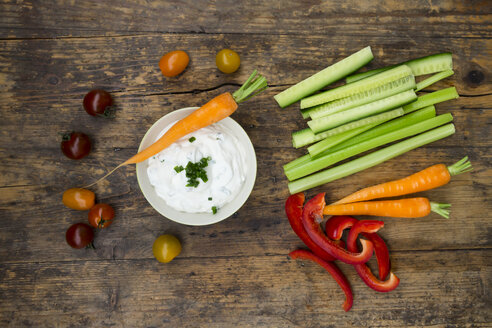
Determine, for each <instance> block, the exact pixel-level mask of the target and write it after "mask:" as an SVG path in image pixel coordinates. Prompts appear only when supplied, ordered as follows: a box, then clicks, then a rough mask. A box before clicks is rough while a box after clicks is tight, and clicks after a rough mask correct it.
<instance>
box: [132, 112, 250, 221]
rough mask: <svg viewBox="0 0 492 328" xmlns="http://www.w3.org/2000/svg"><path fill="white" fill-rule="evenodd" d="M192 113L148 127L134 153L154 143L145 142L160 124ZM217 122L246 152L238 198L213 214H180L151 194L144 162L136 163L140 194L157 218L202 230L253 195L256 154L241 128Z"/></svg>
mask: <svg viewBox="0 0 492 328" xmlns="http://www.w3.org/2000/svg"><path fill="white" fill-rule="evenodd" d="M196 109H198V107H185V108H180V109H177V110H174V111H171V112H169V113H167V114H166V115H164V116H162V117H161V118H160V119H158V120H157V121H156V122H155V123H154V124H152V126H151V127H150V128H149V129H148V130H147V132H146V133H145V135H144V136H143V138H142V140H141V141H140V145H139V147H138V151H139V152H140V151H141V150H142V149H144V148H145V147H148V146H144V145H146V144H147V143H151V142H153V141H154V140H149V139H150V135H151V133H153V132H154V131H155V129H157V128H158V127H159V126H160V125H161V124H163V123H162V122H165V121H168V120H169V121H170V122H173V121H176V120H178V119H180V118H182V117H184V116H186V114H188V113H191V112H192V111H194V110H196ZM220 122H221V123H223V124H225V125H226V126H227V127H228V128H230V129H231V130H232V132H233V133H234V135H235V136H236V137H237V138H238V140H239V142H240V143H242V144H243V146H244V147H245V152H246V159H245V160H247V161H248V164H249V165H248V168H247V173H246V179H245V181H244V184H243V186H242V187H241V190H240V191H239V194H238V195H237V196H236V198H234V199H233V200H232V201H231V202H230V203H227V204H225V205H224V206H223V207H222V208H220V209H219V211H218V212H217V213H216V214H212V213H186V212H180V211H177V210H175V209H173V208H172V207H170V206H169V205H167V204H166V202H165V200H163V199H162V198H160V197H159V196H158V195H157V194H156V193H155V192H153V193H152V191H153V190H154V187H153V186H152V185H151V184H150V182H149V181H148V175H147V163H148V161H147V160H145V161H143V162H140V163H137V165H136V175H137V182H138V186H139V188H140V190H141V192H142V194H143V195H144V197H145V199H146V200H147V202H148V203H149V204H150V205H151V206H152V208H154V209H155V210H156V211H157V212H158V213H159V214H161V215H162V216H164V217H165V218H167V219H169V220H171V221H174V222H177V223H181V224H185V225H190V226H204V225H210V224H214V223H218V222H220V221H223V220H225V219H227V218H229V217H230V216H232V215H233V214H234V213H236V212H237V211H238V210H239V209H240V208H241V207H242V206H243V205H244V204H245V203H246V201H247V200H248V198H249V196H250V195H251V192H252V191H253V188H254V185H255V182H256V175H257V160H256V153H255V149H254V146H253V143H252V142H251V139H250V138H249V136H248V134H247V133H246V131H244V129H243V128H242V126H241V125H240V124H239V123H237V122H236V121H235V120H234V119H232V118H231V117H226V118H224V119H223V120H221V121H220ZM167 125H168V124H166V126H167ZM163 128H165V126H163V127H160V128H159V131H158V133H160V131H162V129H163ZM154 138H155V136H154Z"/></svg>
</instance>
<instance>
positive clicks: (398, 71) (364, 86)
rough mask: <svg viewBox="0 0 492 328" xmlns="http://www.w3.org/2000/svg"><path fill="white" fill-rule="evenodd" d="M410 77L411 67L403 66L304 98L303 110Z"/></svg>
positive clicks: (302, 102)
mask: <svg viewBox="0 0 492 328" xmlns="http://www.w3.org/2000/svg"><path fill="white" fill-rule="evenodd" d="M408 75H413V74H412V70H411V69H410V67H408V66H405V65H401V66H398V67H395V68H393V69H390V70H388V71H386V72H382V73H380V74H376V75H374V76H371V77H368V78H367V79H364V80H361V81H357V82H354V83H350V84H345V85H342V86H341V87H338V88H334V89H331V90H328V91H325V92H321V93H318V94H315V95H313V96H310V97H307V98H304V99H302V100H301V109H304V108H308V107H313V106H316V105H320V104H324V103H327V102H329V101H332V100H337V99H340V98H345V97H348V96H351V95H354V94H356V93H361V92H364V91H367V90H371V89H374V88H377V87H379V86H381V85H384V84H388V83H390V82H393V81H396V80H399V79H401V78H403V77H405V76H408Z"/></svg>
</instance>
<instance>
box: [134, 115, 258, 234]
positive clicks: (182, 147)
mask: <svg viewBox="0 0 492 328" xmlns="http://www.w3.org/2000/svg"><path fill="white" fill-rule="evenodd" d="M196 109H197V107H189V108H183V109H179V110H176V111H173V112H171V113H169V114H167V115H165V116H164V117H162V118H161V119H159V120H158V121H157V122H156V123H155V124H154V125H152V127H151V128H150V129H149V130H148V131H147V133H146V134H145V136H144V138H143V139H142V142H141V143H140V147H139V151H141V150H143V149H145V148H146V147H148V146H150V145H151V144H152V143H153V142H154V141H155V140H157V139H158V138H159V137H160V136H161V135H162V134H163V133H164V132H165V131H166V130H167V129H168V128H169V127H170V126H171V125H172V124H173V123H174V122H176V121H177V120H180V119H182V118H183V117H185V116H187V115H189V114H190V113H191V112H192V111H194V110H196ZM187 165H188V167H187ZM204 172H205V173H206V178H204V177H203V173H204ZM203 179H205V180H207V181H206V182H205V181H203ZM255 179H256V155H255V151H254V148H253V145H252V143H251V141H250V139H249V137H248V135H247V134H246V132H245V131H244V130H243V129H242V127H241V126H240V125H239V124H238V123H236V122H235V121H234V120H233V119H232V118H230V117H227V118H225V119H223V120H221V121H220V122H217V123H215V124H213V125H211V126H209V127H206V128H203V129H200V130H198V131H196V132H194V133H191V134H189V135H187V136H185V137H183V138H182V139H180V140H179V141H177V142H176V143H175V144H173V145H171V146H170V147H168V148H166V149H164V150H163V151H162V152H160V153H159V154H157V155H155V156H153V157H151V158H149V159H148V160H146V161H144V162H141V163H138V164H137V180H138V183H139V186H140V189H141V190H142V193H143V194H144V196H145V198H146V199H147V201H148V202H149V203H150V204H151V205H152V207H154V209H155V210H157V211H158V212H159V213H160V214H162V215H163V216H165V217H167V218H168V219H170V220H172V221H175V222H178V223H182V224H187V225H207V224H212V223H216V222H219V221H222V220H224V219H226V218H228V217H229V216H231V215H232V214H234V213H235V212H236V211H237V210H239V208H241V206H242V205H243V204H244V203H245V202H246V200H247V199H248V197H249V195H250V193H251V191H252V189H253V186H254V183H255Z"/></svg>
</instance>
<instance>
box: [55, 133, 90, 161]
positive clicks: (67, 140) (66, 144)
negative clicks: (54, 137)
mask: <svg viewBox="0 0 492 328" xmlns="http://www.w3.org/2000/svg"><path fill="white" fill-rule="evenodd" d="M61 150H62V152H63V154H65V156H67V157H68V158H71V159H81V158H83V157H85V156H87V155H89V153H90V151H91V140H90V139H89V137H88V136H87V135H86V134H84V133H82V132H72V133H67V134H64V135H63V140H62V142H61Z"/></svg>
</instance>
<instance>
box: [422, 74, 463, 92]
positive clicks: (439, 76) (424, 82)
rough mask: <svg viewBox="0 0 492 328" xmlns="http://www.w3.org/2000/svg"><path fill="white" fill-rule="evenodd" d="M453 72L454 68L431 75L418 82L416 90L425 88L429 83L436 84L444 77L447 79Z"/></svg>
mask: <svg viewBox="0 0 492 328" xmlns="http://www.w3.org/2000/svg"><path fill="white" fill-rule="evenodd" d="M453 74H454V71H453V70H452V69H448V70H445V71H442V72H439V73H437V74H434V75H432V76H431V77H429V78H427V79H425V80H422V81H420V82H419V83H417V85H416V86H415V92H417V91H420V90H422V89H424V88H427V87H428V86H429V85H431V84H434V83H436V82H437V81H440V80H442V79H445V78H447V77H448V76H451V75H453Z"/></svg>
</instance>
